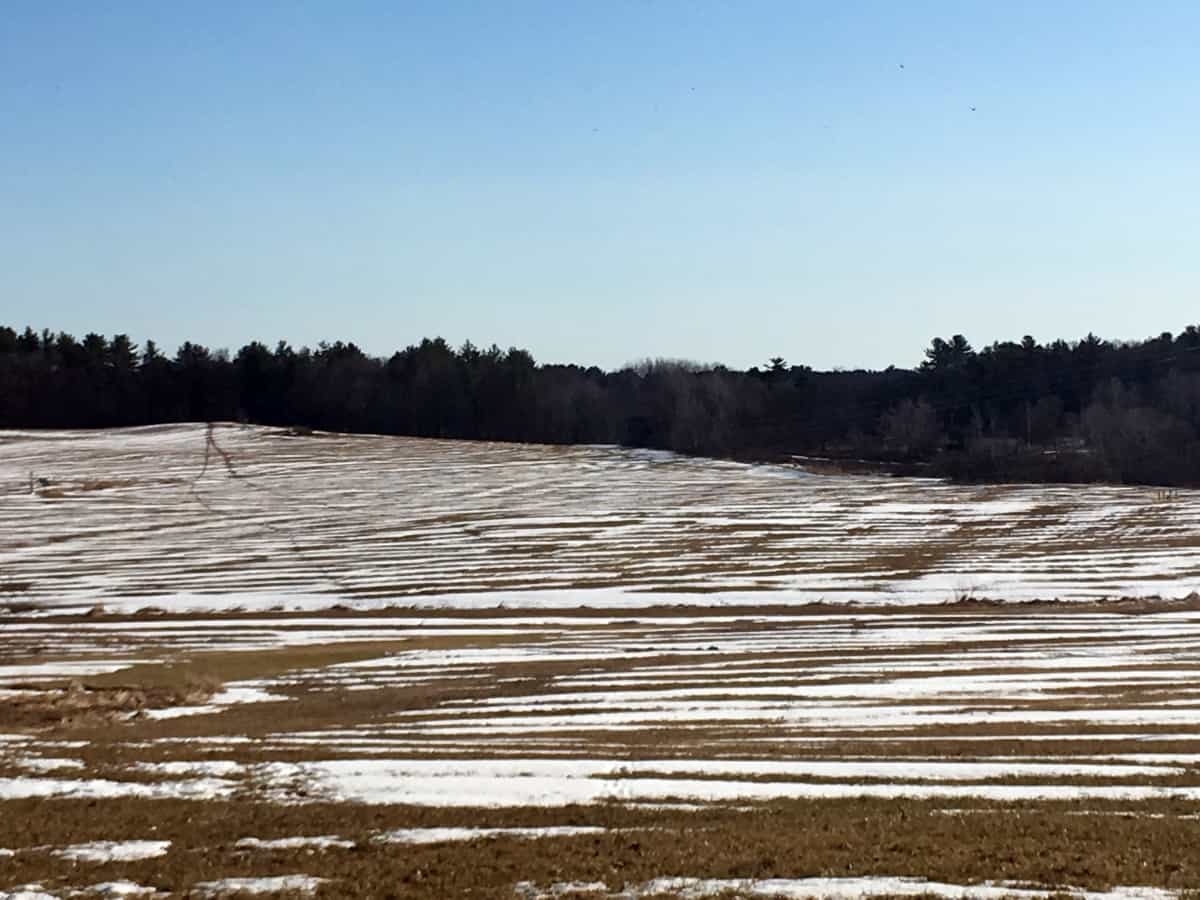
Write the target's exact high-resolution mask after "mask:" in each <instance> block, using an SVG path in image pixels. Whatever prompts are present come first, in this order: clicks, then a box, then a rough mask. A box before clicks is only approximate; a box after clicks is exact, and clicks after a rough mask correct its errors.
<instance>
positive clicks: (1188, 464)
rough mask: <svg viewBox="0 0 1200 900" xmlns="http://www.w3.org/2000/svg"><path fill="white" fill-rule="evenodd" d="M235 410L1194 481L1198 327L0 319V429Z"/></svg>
mask: <svg viewBox="0 0 1200 900" xmlns="http://www.w3.org/2000/svg"><path fill="white" fill-rule="evenodd" d="M217 420H239V421H245V422H252V423H257V424H264V425H278V426H292V427H302V428H311V429H320V430H329V431H344V432H369V433H379V434H398V435H413V436H424V437H439V438H464V439H475V440H498V441H532V442H542V443H557V444H575V443H604V444H623V445H627V446H636V447H653V448H660V449H667V450H675V451H679V452H683V453H689V454H698V455H708V456H724V457H733V458H742V459H757V460H775V461H788V460H792V459H794V458H795V457H820V458H824V459H828V460H830V461H831V463H832V464H836V465H840V466H843V467H845V466H857V467H866V468H887V469H890V470H894V471H904V472H925V473H928V474H931V475H942V476H948V477H953V478H957V479H962V480H979V481H1000V480H1027V481H1111V482H1123V483H1142V484H1162V485H1200V442H1198V438H1200V330H1198V329H1197V327H1196V326H1188V327H1187V328H1185V329H1184V330H1183V331H1181V332H1180V333H1179V334H1178V335H1172V334H1171V333H1170V332H1164V333H1163V334H1161V335H1159V336H1158V337H1155V338H1150V339H1147V340H1142V341H1107V340H1102V339H1100V338H1098V337H1096V336H1095V335H1093V334H1088V335H1087V336H1086V337H1084V338H1083V339H1082V340H1078V341H1070V342H1068V341H1062V340H1059V341H1054V342H1051V343H1047V344H1042V343H1039V342H1038V341H1036V340H1034V339H1033V338H1032V337H1029V336H1026V337H1024V338H1023V339H1022V340H1020V341H1018V342H998V343H994V344H992V345H991V346H988V347H984V348H983V349H982V350H978V351H977V350H976V349H975V348H973V347H972V346H971V344H970V342H969V341H968V340H967V339H966V338H965V337H963V336H962V335H953V336H952V337H949V338H947V339H943V338H934V340H933V341H932V343H931V344H930V346H929V347H928V348H927V349H926V350H925V352H924V360H923V361H922V362H921V364H920V365H919V366H917V367H914V368H912V369H901V368H895V367H889V368H888V369H886V370H883V371H866V370H855V371H839V370H835V371H829V372H821V371H814V370H812V369H811V368H809V367H807V366H802V365H789V364H788V363H787V361H786V360H785V359H784V358H783V357H774V358H772V359H770V360H769V361H768V362H766V363H765V364H764V365H762V366H756V367H752V368H750V369H748V370H744V371H741V370H732V369H728V368H725V367H724V366H706V365H699V364H696V363H691V362H687V361H683V360H664V359H657V360H646V361H643V362H640V363H637V364H632V365H629V366H626V367H624V368H621V369H619V370H616V371H603V370H601V369H599V368H597V367H595V366H590V367H585V366H579V365H539V364H538V363H537V362H536V361H535V360H534V358H533V357H532V356H531V355H530V354H529V353H528V352H527V351H525V350H521V349H517V348H510V349H508V350H501V349H500V348H499V347H496V346H494V345H493V346H492V347H489V348H487V349H481V348H479V347H476V346H474V345H473V344H471V343H466V344H464V345H462V346H461V347H458V348H454V347H451V346H450V345H449V344H447V343H446V341H444V340H442V339H441V338H433V339H425V340H422V341H421V342H420V343H418V344H413V345H411V346H409V347H406V348H405V349H403V350H399V351H397V352H395V353H393V354H392V355H391V356H389V357H386V358H383V357H376V356H371V355H369V354H367V353H364V352H363V351H362V350H361V349H359V348H358V347H357V346H355V345H354V344H353V343H343V342H341V341H337V342H334V343H325V342H322V343H320V344H318V345H317V347H316V348H308V347H301V348H299V349H295V348H293V347H292V346H290V345H289V344H288V343H286V342H282V341H281V342H280V343H278V344H277V345H276V346H275V347H274V348H270V347H268V346H266V345H265V344H262V343H259V342H257V341H255V342H251V343H249V344H246V345H245V346H244V347H242V348H241V349H240V350H238V351H237V352H236V353H234V354H230V353H229V352H228V351H225V350H215V351H214V350H210V349H209V348H207V347H204V346H202V345H200V344H195V343H191V342H185V343H184V344H183V345H182V346H180V347H179V348H178V350H177V351H176V352H175V353H174V355H167V354H166V353H164V352H163V351H162V350H161V349H160V348H159V347H158V346H157V345H156V344H155V343H154V342H153V341H146V342H145V343H144V344H142V345H140V346H139V345H138V344H135V343H134V341H132V340H131V339H130V337H129V336H128V335H126V334H117V335H114V336H112V337H105V336H103V335H99V334H88V335H86V336H85V337H84V338H83V339H82V340H79V339H76V338H75V337H73V336H72V335H70V334H67V333H65V332H57V333H56V332H53V331H50V330H43V331H35V330H34V329H33V328H31V327H26V328H24V329H23V330H20V331H18V330H17V329H16V328H12V327H8V326H0V427H6V428H17V427H20V428H99V427H114V426H131V425H147V424H155V423H166V422H184V421H217Z"/></svg>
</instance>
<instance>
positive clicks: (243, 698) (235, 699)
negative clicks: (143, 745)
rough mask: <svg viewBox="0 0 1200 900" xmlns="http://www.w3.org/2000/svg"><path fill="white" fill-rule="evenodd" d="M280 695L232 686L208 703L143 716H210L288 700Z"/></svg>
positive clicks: (146, 712) (176, 717)
mask: <svg viewBox="0 0 1200 900" xmlns="http://www.w3.org/2000/svg"><path fill="white" fill-rule="evenodd" d="M288 699H290V698H288V697H284V696H282V695H280V694H272V693H270V692H269V691H265V690H263V689H262V688H260V687H253V686H237V685H231V686H228V687H226V688H225V690H222V691H220V692H218V693H216V694H213V696H212V697H210V698H209V701H208V703H205V704H202V705H197V706H170V707H167V708H166V709H148V710H145V712H144V713H143V715H144V716H145V717H146V718H148V719H178V718H182V717H183V716H198V715H208V714H210V713H218V712H223V711H224V710H225V709H227V708H228V707H230V706H235V705H237V704H240V703H270V702H274V701H278V700H288Z"/></svg>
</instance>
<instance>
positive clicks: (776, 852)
mask: <svg viewBox="0 0 1200 900" xmlns="http://www.w3.org/2000/svg"><path fill="white" fill-rule="evenodd" d="M0 490H3V492H4V493H3V497H2V502H3V506H2V507H0V510H2V511H0V522H2V524H3V528H2V529H0V607H2V608H3V613H2V614H0V732H2V733H0V798H3V799H0V897H15V896H51V897H60V896H74V895H76V894H78V895H80V896H86V895H89V893H90V894H91V895H104V893H105V892H107V893H108V894H109V895H115V894H117V893H120V892H126V893H135V892H138V891H140V892H142V893H143V894H144V895H146V896H154V895H158V896H167V895H171V896H192V895H194V896H213V895H218V896H224V895H236V894H238V893H239V892H240V893H245V892H247V891H261V892H269V893H272V894H275V895H283V896H300V895H316V896H330V897H338V896H367V897H376V896H378V897H383V896H398V897H399V896H412V897H449V896H462V895H468V894H469V895H470V896H496V897H521V898H532V897H562V896H580V897H605V896H618V897H646V896H685V897H700V896H718V895H720V896H860V895H911V894H920V893H935V894H940V895H947V896H963V895H971V896H985V897H993V896H1008V895H1015V896H1043V895H1046V894H1047V893H1052V892H1056V891H1063V890H1074V891H1076V892H1079V893H1088V894H1089V895H1093V896H1113V897H1117V896H1121V897H1128V896H1144V897H1159V896H1169V895H1174V894H1176V893H1179V892H1181V891H1186V890H1189V889H1193V888H1195V887H1197V886H1200V863H1198V862H1197V861H1196V859H1195V854H1194V852H1193V850H1192V848H1194V847H1195V846H1196V845H1197V839H1200V802H1198V801H1200V688H1198V687H1197V678H1196V676H1197V675H1198V674H1200V662H1198V659H1200V657H1198V654H1197V651H1198V650H1200V603H1197V602H1195V599H1196V598H1195V597H1194V595H1193V594H1192V592H1193V589H1194V588H1195V586H1196V584H1197V568H1198V567H1200V534H1198V533H1197V532H1198V531H1200V496H1197V495H1195V494H1193V493H1190V492H1176V493H1172V494H1163V493H1161V492H1158V491H1155V490H1153V489H1142V488H1121V487H1045V486H1023V485H1017V486H988V487H963V486H956V485H949V484H945V483H942V482H936V481H930V480H915V479H886V478H868V477H839V476H826V475H813V474H809V473H806V472H803V471H801V470H799V469H794V468H788V467H770V466H746V465H739V464H733V463H723V462H713V461H708V460H698V459H686V458H680V457H676V456H671V455H668V454H660V453H652V452H645V451H630V450H620V449H616V448H610V447H574V448H556V447H538V446H514V445H487V444H466V443H457V442H439V441H423V440H409V439H398V438H376V437H347V436H332V435H314V436H295V435H290V434H288V433H286V432H283V431H278V430H270V429H258V428H239V427H233V426H226V427H218V428H216V429H214V431H213V432H212V435H211V440H210V436H209V434H208V433H207V432H206V429H205V428H204V427H203V426H173V427H159V428H150V429H135V430H129V431H119V432H95V433H77V432H71V433H53V432H49V433H41V432H39V433H13V432H8V433H0ZM21 891H24V892H25V893H21Z"/></svg>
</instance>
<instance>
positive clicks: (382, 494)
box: [0, 426, 1200, 610]
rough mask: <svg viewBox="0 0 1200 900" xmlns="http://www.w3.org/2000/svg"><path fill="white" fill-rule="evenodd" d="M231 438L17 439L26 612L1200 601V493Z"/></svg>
mask: <svg viewBox="0 0 1200 900" xmlns="http://www.w3.org/2000/svg"><path fill="white" fill-rule="evenodd" d="M214 435H215V440H216V442H217V443H216V448H219V449H220V451H221V452H217V449H216V448H214V447H210V446H208V445H206V441H205V431H204V429H203V428H202V427H199V426H182V427H180V426H172V427H160V428H147V429H133V430H130V431H125V432H119V433H112V432H97V433H77V432H70V433H53V432H48V433H35V434H17V433H11V432H9V433H3V434H0V485H2V486H3V489H4V490H5V493H4V495H3V497H4V526H5V528H4V532H3V535H2V537H0V571H3V573H4V576H3V577H4V581H5V582H6V583H7V586H8V588H9V593H10V595H12V596H14V597H15V598H16V599H18V600H28V601H30V602H36V603H38V604H55V605H60V604H72V603H73V604H78V603H93V602H103V603H106V604H112V605H113V606H114V608H119V609H127V610H132V609H134V608H137V607H138V606H140V605H150V604H153V603H164V604H170V605H173V606H178V605H180V604H181V603H182V604H185V605H188V606H193V607H206V606H217V605H226V606H228V605H233V604H236V603H245V604H251V603H254V604H256V605H259V606H262V605H267V606H269V605H272V604H273V603H275V602H279V603H283V604H285V605H288V606H293V605H299V604H302V603H306V602H307V603H308V604H310V605H311V604H313V603H315V604H317V605H328V600H326V599H322V598H318V599H316V600H313V599H312V598H311V597H308V596H306V595H311V594H314V593H316V594H325V595H328V594H335V595H337V596H338V597H339V598H341V599H342V600H344V601H350V602H354V601H357V602H358V603H362V604H367V603H376V604H385V605H391V604H395V603H397V602H400V603H405V602H407V603H413V602H416V600H415V599H414V598H416V597H423V598H426V600H425V602H427V603H436V604H438V605H457V606H463V605H480V606H495V605H497V603H498V602H504V603H505V604H506V605H510V606H511V605H542V606H547V605H554V606H578V605H581V604H586V605H590V606H599V605H610V606H611V605H619V606H631V605H645V604H654V603H662V602H688V603H697V602H704V603H718V602H719V603H729V602H751V603H763V602H768V603H777V602H783V603H802V602H815V601H821V600H824V601H826V602H831V603H840V602H845V601H850V600H854V601H858V602H863V603H914V602H916V603H930V602H933V603H944V602H947V601H951V600H954V599H956V598H958V597H962V596H973V597H992V598H996V599H1001V600H1009V601H1011V600H1026V599H1034V598H1038V599H1053V598H1063V599H1079V598H1087V599H1096V598H1100V597H1121V596H1145V595H1161V596H1181V595H1184V594H1188V593H1190V592H1191V591H1192V590H1193V589H1194V588H1195V586H1196V584H1197V577H1198V575H1200V540H1198V538H1200V495H1197V494H1196V493H1195V492H1177V493H1174V494H1172V495H1170V498H1169V499H1168V498H1164V497H1163V496H1162V494H1161V492H1158V491H1155V490H1153V489H1146V488H1122V487H1077V486H1064V487H1046V486H1033V487H1029V486H999V487H997V486H984V487H962V486H956V485H948V484H943V483H940V482H936V481H928V480H913V479H891V478H867V477H854V478H848V477H827V476H816V475H809V474H806V473H803V472H801V471H799V470H793V469H787V468H781V467H775V466H746V465H739V464H734V463H722V462H713V461H710V460H699V459H687V458H681V457H676V456H673V455H670V454H660V453H655V452H648V451H628V450H620V449H615V448H611V447H574V448H561V447H542V446H522V445H498V444H471V443H463V442H448V441H427V440H412V439H397V438H378V437H361V436H321V437H310V438H297V437H289V436H287V435H286V434H284V433H283V432H279V431H269V430H265V429H254V428H236V427H225V428H218V429H216V430H215V432H214ZM222 453H224V454H227V457H226V456H223V455H221V454H222ZM31 476H32V478H33V479H35V481H34V487H35V492H34V493H32V494H31V493H30V491H29V482H30V478H31ZM234 476H237V477H234ZM39 479H41V480H44V481H45V483H44V484H43V483H41V482H40V481H39ZM585 590H586V591H588V593H582V592H583V591H585ZM530 592H536V594H535V595H533V596H529V593H530ZM704 593H707V594H711V595H713V596H710V597H707V598H704V597H699V596H695V595H696V594H704ZM197 594H202V595H206V597H205V598H204V599H197V598H195V596H194V595H197ZM464 594H466V595H469V596H462V595H464ZM673 594H686V595H687V596H685V597H674V596H671V595H673ZM664 595H665V596H664Z"/></svg>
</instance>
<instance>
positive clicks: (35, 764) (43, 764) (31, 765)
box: [12, 756, 83, 772]
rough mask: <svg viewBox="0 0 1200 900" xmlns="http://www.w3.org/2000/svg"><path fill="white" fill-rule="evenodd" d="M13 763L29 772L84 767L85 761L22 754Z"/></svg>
mask: <svg viewBox="0 0 1200 900" xmlns="http://www.w3.org/2000/svg"><path fill="white" fill-rule="evenodd" d="M12 762H13V765H15V766H17V767H18V768H21V769H25V770H27V771H29V772H57V771H61V770H63V769H82V768H83V761H82V760H78V759H68V758H64V757H53V756H20V757H17V758H16V759H14V760H12Z"/></svg>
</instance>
